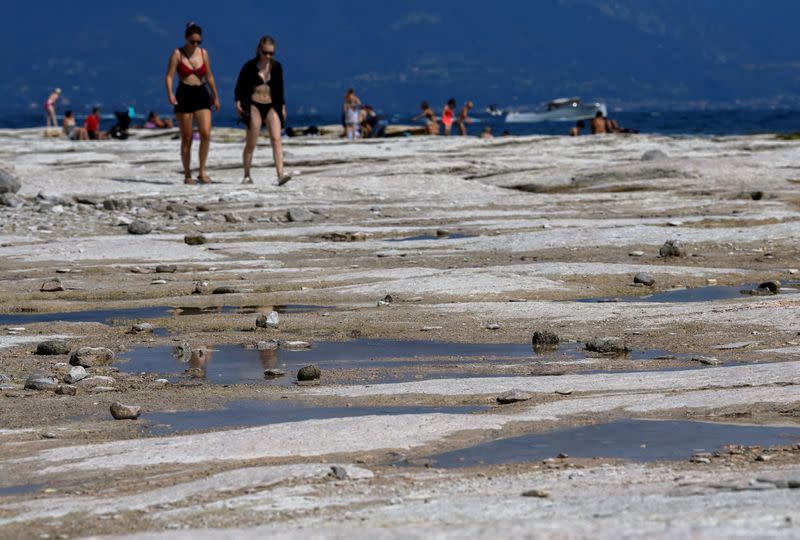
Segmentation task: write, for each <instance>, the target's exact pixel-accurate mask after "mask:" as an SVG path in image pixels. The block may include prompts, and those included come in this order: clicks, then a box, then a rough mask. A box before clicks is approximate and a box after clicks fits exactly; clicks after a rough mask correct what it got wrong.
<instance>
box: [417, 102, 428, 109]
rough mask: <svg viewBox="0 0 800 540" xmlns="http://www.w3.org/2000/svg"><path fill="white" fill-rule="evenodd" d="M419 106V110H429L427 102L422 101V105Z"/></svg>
mask: <svg viewBox="0 0 800 540" xmlns="http://www.w3.org/2000/svg"><path fill="white" fill-rule="evenodd" d="M419 106H420V108H421V109H430V106H429V105H428V102H427V101H423V102H422V103H420V104H419Z"/></svg>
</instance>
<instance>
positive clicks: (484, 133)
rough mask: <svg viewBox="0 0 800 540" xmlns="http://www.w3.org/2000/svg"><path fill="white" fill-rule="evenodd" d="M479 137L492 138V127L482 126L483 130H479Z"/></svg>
mask: <svg viewBox="0 0 800 540" xmlns="http://www.w3.org/2000/svg"><path fill="white" fill-rule="evenodd" d="M481 139H494V135H492V128H490V127H489V126H486V127H485V128H483V131H482V132H481Z"/></svg>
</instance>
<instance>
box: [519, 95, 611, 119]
mask: <svg viewBox="0 0 800 540" xmlns="http://www.w3.org/2000/svg"><path fill="white" fill-rule="evenodd" d="M598 111H600V112H602V113H603V116H607V112H606V104H605V103H583V102H582V101H581V100H580V98H559V99H554V100H553V101H551V102H550V103H548V104H547V110H546V111H541V112H510V113H508V114H507V115H506V122H509V123H535V122H575V121H577V120H587V119H589V118H594V116H595V115H596V114H597V112H598Z"/></svg>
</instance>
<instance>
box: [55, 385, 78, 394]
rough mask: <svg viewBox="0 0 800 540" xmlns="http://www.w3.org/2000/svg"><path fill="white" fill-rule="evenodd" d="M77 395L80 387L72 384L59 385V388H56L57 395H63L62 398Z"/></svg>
mask: <svg viewBox="0 0 800 540" xmlns="http://www.w3.org/2000/svg"><path fill="white" fill-rule="evenodd" d="M77 393H78V387H77V386H73V385H71V384H59V385H58V388H56V394H61V395H62V396H74V395H76V394H77Z"/></svg>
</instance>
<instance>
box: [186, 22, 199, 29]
mask: <svg viewBox="0 0 800 540" xmlns="http://www.w3.org/2000/svg"><path fill="white" fill-rule="evenodd" d="M196 24H197V23H196V22H194V21H189V22H187V23H186V28H191V27H192V26H195V25H196Z"/></svg>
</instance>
